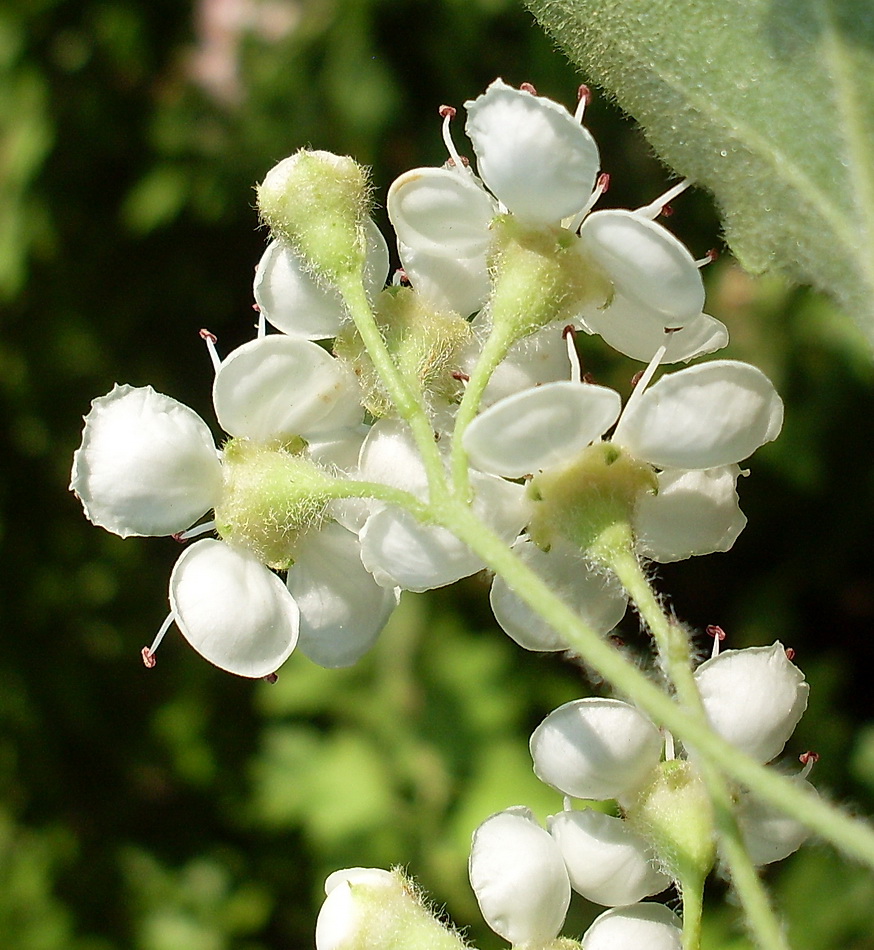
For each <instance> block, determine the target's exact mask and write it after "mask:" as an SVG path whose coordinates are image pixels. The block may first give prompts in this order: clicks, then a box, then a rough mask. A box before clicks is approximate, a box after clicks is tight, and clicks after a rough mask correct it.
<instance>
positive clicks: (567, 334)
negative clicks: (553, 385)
mask: <svg viewBox="0 0 874 950" xmlns="http://www.w3.org/2000/svg"><path fill="white" fill-rule="evenodd" d="M561 335H562V336H563V337H564V342H565V346H566V347H567V358H568V360H569V361H570V364H571V382H572V383H581V382H582V381H583V379H582V377H583V367H582V362H581V360H580V354H579V353H578V352H577V347H576V342H575V341H576V338H577V328H576V327H575V326H573V325H571V324H568V325H567V326H566V327H565V328H564V329H563V330H562V331H561Z"/></svg>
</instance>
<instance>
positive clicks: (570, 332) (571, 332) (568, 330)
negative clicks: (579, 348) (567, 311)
mask: <svg viewBox="0 0 874 950" xmlns="http://www.w3.org/2000/svg"><path fill="white" fill-rule="evenodd" d="M568 337H572V338H573V339H574V340H575V339H576V338H577V328H576V327H575V326H574V325H573V324H572V323H569V324H568V325H567V326H566V327H564V329H563V330H562V331H561V338H562V339H563V340H566V339H567V338H568Z"/></svg>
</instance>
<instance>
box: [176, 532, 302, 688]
mask: <svg viewBox="0 0 874 950" xmlns="http://www.w3.org/2000/svg"><path fill="white" fill-rule="evenodd" d="M170 607H171V609H172V611H173V613H174V614H175V615H176V624H177V626H178V627H179V629H180V630H181V631H182V634H183V636H184V637H185V639H186V640H187V641H188V642H189V643H190V644H191V646H193V647H194V649H195V650H197V652H198V653H199V654H200V655H201V656H203V657H205V658H206V659H207V660H209V662H210V663H214V664H215V665H216V666H217V667H219V668H220V669H223V670H227V671H228V672H229V673H236V674H237V675H238V676H252V677H258V676H267V675H268V674H270V673H274V672H275V671H276V670H278V669H279V667H280V666H282V664H283V663H284V662H285V661H286V660H287V659H288V657H289V656H290V655H291V652H292V650H293V649H294V646H295V644H296V643H297V635H298V626H299V621H300V614H299V611H298V609H297V604H295V602H294V600H293V599H292V597H291V595H290V594H289V593H288V591H287V590H286V589H285V584H283V583H282V581H281V580H280V579H279V578H278V577H277V576H276V575H275V574H274V573H273V572H272V571H269V570H268V569H267V568H266V567H265V566H264V565H263V564H261V563H260V562H259V561H257V560H256V559H255V558H254V557H252V555H250V554H247V553H245V552H243V551H237V550H235V549H234V548H231V547H230V546H229V545H227V544H225V543H224V542H223V541H215V540H212V539H205V540H203V541H197V542H195V543H194V544H192V545H191V547H190V548H187V549H186V550H185V551H184V552H183V554H182V556H181V557H180V558H179V560H177V561H176V565H175V567H174V568H173V573H172V575H171V576H170Z"/></svg>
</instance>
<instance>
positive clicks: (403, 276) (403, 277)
mask: <svg viewBox="0 0 874 950" xmlns="http://www.w3.org/2000/svg"><path fill="white" fill-rule="evenodd" d="M395 273H396V274H397V275H398V283H399V284H400V285H401V287H409V286H410V278H409V277H408V276H407V272H406V271H405V270H404V269H403V267H399V268H398V269H397V270H396V271H395Z"/></svg>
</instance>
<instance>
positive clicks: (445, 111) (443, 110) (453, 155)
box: [438, 106, 467, 169]
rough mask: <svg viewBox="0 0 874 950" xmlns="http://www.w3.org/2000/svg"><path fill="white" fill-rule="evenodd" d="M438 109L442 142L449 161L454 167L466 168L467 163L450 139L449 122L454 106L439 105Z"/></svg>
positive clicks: (452, 117) (453, 114) (453, 115)
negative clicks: (441, 125) (441, 118)
mask: <svg viewBox="0 0 874 950" xmlns="http://www.w3.org/2000/svg"><path fill="white" fill-rule="evenodd" d="M438 111H439V112H440V115H442V116H443V144H444V145H445V146H446V151H447V152H449V162H450V164H452V165H454V166H455V167H456V168H463V169H467V163H465V161H464V160H463V159H462V157H461V156H460V155H459V154H458V149H457V148H456V147H455V142H453V141H452V133H451V132H450V131H449V123H450V122H451V121H452V120H453V119H454V118H455V112H456V109H455V107H454V106H440V109H439V110H438Z"/></svg>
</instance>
